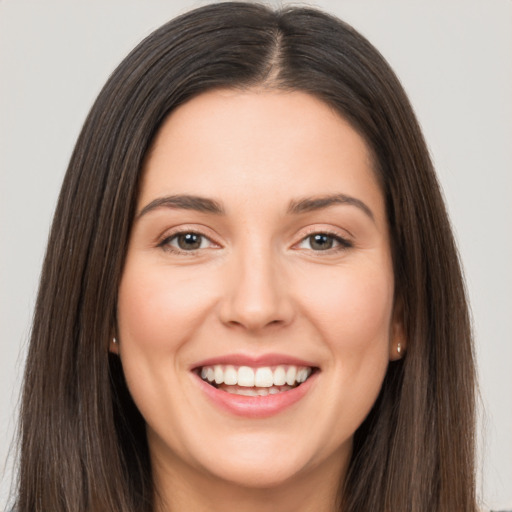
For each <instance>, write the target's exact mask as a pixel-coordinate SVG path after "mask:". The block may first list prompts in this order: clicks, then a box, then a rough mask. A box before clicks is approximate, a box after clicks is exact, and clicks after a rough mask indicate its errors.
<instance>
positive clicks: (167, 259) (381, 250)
mask: <svg viewBox="0 0 512 512" xmlns="http://www.w3.org/2000/svg"><path fill="white" fill-rule="evenodd" d="M393 282H394V280H393V271H392V261H391V254H390V242H389V233H388V226H387V221H386V216H385V206H384V199H383V195H382V193H381V190H380V188H379V186H378V183H377V180H376V178H375V176H374V173H373V170H372V159H371V156H370V154H369V151H368V148H367V146H366V144H365V142H364V141H363V139H362V138H361V137H360V136H359V135H358V134H357V133H356V132H355V131H354V130H353V129H352V128H351V126H350V125H349V124H348V123H347V122H346V121H345V120H344V119H343V118H341V117H340V116H339V115H338V114H336V113H334V112H333V110H332V109H330V108H329V107H328V106H327V105H326V104H324V103H323V102H321V101H319V100H318V99H316V98H314V97H312V96H310V95H308V94H305V93H302V92H279V91H268V90H249V91H244V92H241V91H232V90H217V91H214V92H208V93H205V94H202V95H200V96H199V97H196V98H194V99H192V100H191V101H189V102H188V103H186V104H185V105H183V106H181V107H179V108H178V109H177V110H175V111H174V112H173V113H172V114H171V115H170V117H169V118H168V119H167V120H166V122H165V123H164V125H163V127H162V129H161V130H160V132H159V134H158V136H157V138H156V141H155V143H154V146H153V148H152V151H151V152H150V154H149V157H148V159H147V161H146V165H145V169H144V174H143V180H142V184H141V189H140V196H139V198H138V205H137V214H136V217H135V221H134V224H133V229H132V232H131V238H130V243H129V248H128V254H127V259H126V265H125V268H124V273H123V276H122V281H121V285H120V289H119V302H118V322H119V323H118V329H119V330H118V338H119V345H118V347H119V348H117V345H113V346H112V350H113V351H119V354H120V357H121V360H122V365H123V369H124V373H125V376H126V380H127V384H128V387H129V390H130V392H131V394H132V396H133V399H134V401H135V403H136V405H137V407H138V408H139V410H140V412H141V413H142V415H143V417H144V419H145V421H146V423H147V432H148V443H149V448H150V452H151V456H152V462H153V465H154V468H155V471H157V472H160V473H162V472H163V473H167V474H173V473H174V474H177V473H178V472H180V474H187V475H188V478H194V476H197V477H198V478H199V476H201V478H205V477H207V478H210V479H211V478H215V479H222V480H223V481H224V482H226V481H228V482H232V483H236V484H241V485H244V486H254V487H264V486H269V485H277V484H279V483H282V482H291V481H294V479H295V480H297V481H298V480H299V479H300V478H301V477H303V476H308V475H309V476H312V475H317V476H318V475H324V476H326V475H335V476H336V477H341V476H342V474H343V471H344V470H345V467H346V464H347V461H348V459H349V456H350V452H351V446H352V437H353V434H354V431H355V430H356V429H357V427H358V426H359V425H360V424H361V422H362V421H363V420H364V418H365V416H366V415H367V414H368V412H369V410H370V408H371V407H372V405H373V403H374V401H375V399H376V397H377V395H378V393H379V390H380V387H381V384H382V380H383V377H384V374H385V372H386V368H387V365H388V361H389V360H390V358H391V359H394V358H396V357H397V354H396V342H397V341H398V338H399V337H400V336H401V328H400V325H399V322H398V320H397V319H395V318H394V314H393V296H394V293H393V292H394V289H393ZM306 377H307V378H306ZM304 379H306V380H305V382H301V381H303V380H304ZM210 381H212V382H210Z"/></svg>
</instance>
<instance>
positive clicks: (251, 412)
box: [194, 358, 318, 419]
mask: <svg viewBox="0 0 512 512" xmlns="http://www.w3.org/2000/svg"><path fill="white" fill-rule="evenodd" d="M222 362H225V359H224V358H223V359H222ZM211 364H213V363H208V364H206V363H205V364H203V365H202V366H209V365H211ZM228 364H239V363H238V362H237V363H228ZM243 364H246V362H244V363H243ZM266 364H267V365H269V366H270V363H266ZM281 364H286V363H281ZM289 364H297V363H289ZM252 365H254V366H258V365H257V364H254V361H253V363H252ZM302 366H309V365H307V364H303V365H302ZM194 376H195V379H196V382H197V383H198V385H199V387H200V389H201V391H203V392H204V393H205V395H206V396H207V397H208V398H209V399H210V400H211V401H212V402H213V403H214V404H215V405H216V406H218V407H220V408H221V409H223V410H224V411H227V412H230V413H231V414H235V415H237V416H244V417H246V418H254V419H256V418H268V417H269V416H273V415H275V414H279V413H280V412H282V411H284V410H285V409H287V408H288V407H290V406H291V405H293V404H295V403H296V402H298V401H299V400H300V399H301V398H303V397H304V396H305V395H306V394H307V393H308V391H309V390H310V389H311V386H312V385H313V384H314V382H315V381H316V378H317V376H318V373H317V372H316V373H313V374H312V375H311V376H310V377H309V378H308V380H306V382H303V383H302V384H301V385H300V386H297V387H296V388H293V389H290V390H289V391H283V392H281V393H277V394H275V395H267V396H243V395H235V394H232V393H227V392H226V391H222V390H221V389H217V388H215V387H213V386H211V385H210V384H207V383H206V382H205V381H204V380H203V379H201V377H200V376H199V375H197V374H196V373H194Z"/></svg>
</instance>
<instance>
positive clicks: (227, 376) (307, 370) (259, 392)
mask: <svg viewBox="0 0 512 512" xmlns="http://www.w3.org/2000/svg"><path fill="white" fill-rule="evenodd" d="M316 370H318V369H317V368H314V367H307V366H295V365H279V366H263V367H257V368H252V367H250V366H234V365H220V364H216V365H213V366H202V367H200V368H198V369H197V370H196V372H197V374H198V375H199V376H200V377H201V379H202V380H203V381H204V382H206V383H208V384H210V385H211V386H213V387H215V388H217V389H220V390H221V391H225V392H226V393H231V394H235V395H243V396H268V395H276V394H278V393H283V392H285V391H289V390H291V389H294V388H297V387H298V386H300V385H301V384H303V383H304V382H306V380H308V378H309V377H310V376H311V375H312V374H313V373H314V372H315V371H316Z"/></svg>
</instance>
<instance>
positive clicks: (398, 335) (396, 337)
mask: <svg viewBox="0 0 512 512" xmlns="http://www.w3.org/2000/svg"><path fill="white" fill-rule="evenodd" d="M393 316H394V319H393V325H392V332H391V343H390V345H389V360H390V361H397V360H399V359H402V358H403V357H404V356H405V352H406V349H407V343H406V336H405V332H404V324H403V307H402V302H401V301H397V302H396V303H395V310H394V313H393Z"/></svg>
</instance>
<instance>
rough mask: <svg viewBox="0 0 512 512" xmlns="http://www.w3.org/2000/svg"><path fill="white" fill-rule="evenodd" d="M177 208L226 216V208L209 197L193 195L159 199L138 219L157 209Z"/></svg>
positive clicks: (148, 206) (150, 204) (146, 208)
mask: <svg viewBox="0 0 512 512" xmlns="http://www.w3.org/2000/svg"><path fill="white" fill-rule="evenodd" d="M162 207H166V208H176V209H181V210H195V211H197V212H203V213H214V214H216V215H224V213H225V212H224V208H222V206H221V205H220V203H218V202H217V201H214V200H213V199H209V198H207V197H199V196H191V195H183V194H181V195H173V196H165V197H159V198H157V199H155V200H153V201H151V202H150V203H149V204H147V205H146V206H144V208H142V210H141V211H140V213H139V214H138V215H137V218H140V217H142V216H143V215H145V214H146V213H149V212H151V211H153V210H156V209H157V208H162Z"/></svg>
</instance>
